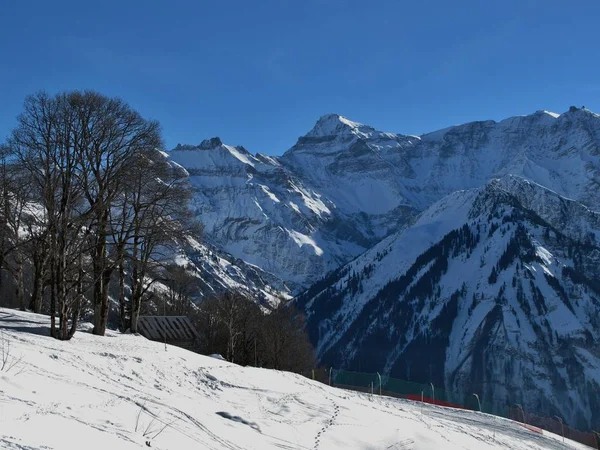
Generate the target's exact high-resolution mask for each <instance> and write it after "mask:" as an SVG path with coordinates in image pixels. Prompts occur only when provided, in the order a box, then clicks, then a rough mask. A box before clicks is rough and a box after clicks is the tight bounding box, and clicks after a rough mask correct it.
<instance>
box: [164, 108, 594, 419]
mask: <svg viewBox="0 0 600 450" xmlns="http://www.w3.org/2000/svg"><path fill="white" fill-rule="evenodd" d="M170 156H171V158H172V159H173V160H174V161H176V162H177V163H179V164H180V165H182V166H183V167H185V168H186V169H187V170H188V172H189V173H190V177H191V181H192V183H193V184H194V186H195V188H196V190H197V193H196V197H195V208H196V210H197V213H198V217H199V218H200V220H201V221H202V222H203V223H204V224H205V232H206V241H207V243H209V244H210V245H213V246H215V247H216V248H219V249H221V250H223V251H225V252H227V253H229V254H231V255H234V257H236V258H239V259H240V260H243V261H246V262H247V263H250V264H251V265H254V266H257V267H259V268H260V269H261V270H262V271H264V272H267V273H270V274H272V276H273V277H274V278H276V279H280V280H282V282H285V283H286V287H287V288H289V289H290V290H291V291H292V292H295V293H299V292H300V291H302V289H303V288H304V287H308V286H311V287H310V289H308V291H306V292H304V294H302V295H300V297H299V298H298V304H299V305H300V306H301V307H303V308H305V309H306V312H307V314H308V318H309V328H310V332H311V337H312V339H313V340H314V342H315V344H316V345H317V348H318V352H319V357H320V359H321V361H322V362H324V363H327V364H334V365H336V367H346V368H348V367H350V368H355V369H358V370H362V371H370V372H375V371H380V372H381V371H383V372H385V373H390V374H393V375H396V376H398V377H399V378H404V379H412V380H415V381H420V382H430V381H433V382H434V383H437V384H438V385H443V386H445V387H446V388H447V389H448V390H449V391H451V392H453V393H454V394H455V395H457V396H461V395H471V394H472V393H473V392H474V391H475V390H476V391H477V392H478V393H480V395H481V396H482V397H483V401H486V402H490V403H493V404H495V405H498V408H500V407H504V406H505V405H506V403H507V402H509V401H510V402H513V403H520V404H523V406H527V407H528V409H529V410H530V411H538V412H541V413H544V414H548V415H553V414H560V415H561V416H562V417H565V418H568V420H569V422H570V423H571V424H572V425H575V424H577V425H579V426H589V425H591V424H594V425H595V426H600V416H599V415H598V411H600V387H599V383H600V373H599V372H600V360H599V359H598V358H599V357H600V349H599V347H598V346H599V343H600V319H598V315H599V313H600V307H599V305H600V302H599V300H598V299H599V298H600V286H599V285H598V284H597V282H596V281H595V280H596V279H597V278H598V275H600V273H599V269H597V268H598V267H600V265H599V263H600V248H599V247H598V244H597V243H596V242H598V237H599V236H598V233H599V232H600V231H599V230H600V222H599V215H598V212H599V211H600V188H599V186H600V183H599V181H600V159H599V158H600V116H599V115H597V114H595V113H593V112H591V111H589V110H587V109H585V108H574V107H572V108H570V109H569V111H567V112H565V113H563V114H560V115H559V114H555V113H551V112H548V111H538V112H536V113H534V114H531V115H527V116H520V117H512V118H509V119H506V120H503V121H500V122H494V121H483V122H473V123H468V124H464V125H459V126H455V127H450V128H447V129H444V130H440V131H436V132H433V133H429V134H425V135H423V136H420V137H417V136H404V135H400V134H394V133H385V132H381V131H377V130H375V129H374V128H372V127H369V126H367V125H363V124H360V123H356V122H353V121H351V120H348V119H346V118H344V117H341V116H339V115H336V114H330V115H326V116H323V117H322V118H321V119H319V121H318V122H317V123H316V125H315V126H314V128H313V129H312V130H311V131H310V132H308V133H307V134H306V135H305V136H303V137H301V138H299V139H298V142H297V143H296V145H294V146H293V147H292V148H291V149H289V150H288V151H287V152H285V153H284V154H283V155H282V156H279V157H269V156H265V155H262V154H256V155H253V154H251V153H249V152H248V151H246V150H245V149H244V148H243V147H232V146H229V145H225V144H223V143H222V142H221V141H220V140H219V139H218V138H213V139H211V140H207V141H204V142H202V143H201V144H200V145H198V146H183V145H180V146H178V147H177V148H176V149H175V150H173V151H171V152H170ZM327 273H329V275H328V276H326V277H325V278H322V277H323V275H324V274H327Z"/></svg>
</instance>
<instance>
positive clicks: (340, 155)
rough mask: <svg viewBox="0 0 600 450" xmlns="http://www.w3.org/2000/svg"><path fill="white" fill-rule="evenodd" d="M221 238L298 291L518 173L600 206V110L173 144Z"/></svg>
mask: <svg viewBox="0 0 600 450" xmlns="http://www.w3.org/2000/svg"><path fill="white" fill-rule="evenodd" d="M170 156H171V158H173V160H174V161H176V162H177V163H179V164H181V165H182V166H183V167H185V168H186V169H187V170H188V172H189V173H190V175H191V180H192V182H193V184H194V185H195V187H196V188H197V194H196V197H195V201H194V202H195V205H196V206H195V207H196V213H197V215H198V217H199V218H200V220H202V221H203V223H204V224H205V226H206V228H205V230H206V239H207V240H209V241H210V243H212V244H214V245H216V246H217V247H218V248H220V249H222V250H224V251H226V252H228V253H230V254H232V255H233V256H235V257H237V258H240V259H243V260H245V261H247V262H249V263H251V264H253V265H256V266H258V267H260V268H262V269H263V270H265V271H267V272H269V273H272V274H274V275H275V276H277V277H279V278H280V279H281V280H283V281H285V282H288V284H289V287H290V288H291V289H292V290H294V291H296V292H298V291H300V290H301V288H302V287H307V286H309V285H310V284H312V283H313V282H315V281H316V280H317V279H319V278H320V277H321V276H322V275H323V273H326V272H328V271H330V270H334V269H336V268H337V267H339V266H340V265H342V264H345V263H347V262H348V261H350V260H351V259H353V258H354V257H356V256H357V255H359V254H360V253H362V252H363V251H365V250H367V249H368V248H370V247H372V246H373V245H374V244H376V243H377V242H378V241H380V240H381V239H382V238H384V237H386V236H388V235H390V234H392V233H394V232H396V231H399V230H401V229H403V228H404V227H405V226H406V225H407V224H408V223H410V222H411V221H412V220H413V219H414V217H415V216H416V215H417V214H418V213H419V212H421V211H423V210H425V209H426V208H428V207H429V206H431V205H432V204H433V203H435V202H436V201H438V200H440V199H441V198H443V197H445V196H446V195H448V194H450V193H452V192H454V191H456V190H463V189H472V188H477V187H481V186H483V185H484V184H486V183H487V182H489V181H490V179H492V178H496V177H501V176H503V175H506V174H513V175H518V176H521V177H525V178H527V179H529V180H531V181H534V182H535V183H538V184H541V185H543V186H545V187H546V188H548V189H550V190H552V191H554V192H557V193H559V194H561V195H563V196H565V197H567V198H571V199H575V200H578V201H580V202H582V203H583V204H585V205H587V206H589V207H592V208H598V207H600V202H599V200H598V199H599V198H600V195H599V194H600V190H599V188H598V186H599V184H598V182H597V179H598V177H599V176H600V164H599V158H600V116H598V115H597V114H594V113H592V112H591V111H588V110H586V109H577V108H572V109H571V110H569V111H567V112H565V113H564V114H560V115H558V114H554V113H550V112H547V111H538V112H536V113H534V114H531V115H528V116H522V117H512V118H509V119H506V120H503V121H501V122H494V121H484V122H473V123H468V124H465V125H460V126H456V127H451V128H447V129H444V130H440V131H437V132H433V133H430V134H426V135H423V136H421V137H416V136H404V135H399V134H394V133H386V132H381V131H377V130H375V129H374V128H372V127H370V126H367V125H363V124H360V123H356V122H353V121H351V120H348V119H346V118H344V117H342V116H339V115H337V114H329V115H326V116H323V117H322V118H320V119H319V120H318V122H317V123H316V124H315V126H314V128H313V129H312V130H311V131H309V132H308V133H307V134H306V135H305V136H303V137H301V138H299V139H298V142H297V143H296V145H294V146H293V147H292V148H291V149H289V150H288V151H287V152H285V154H283V155H282V156H280V157H269V156H265V155H262V154H260V153H259V154H256V155H253V154H251V153H250V152H248V151H247V150H246V149H244V148H243V147H233V146H230V145H226V144H223V143H222V142H221V140H220V139H218V138H213V139H210V140H206V141H204V142H202V143H201V144H200V145H197V146H195V145H191V146H190V145H180V146H178V147H177V148H176V149H174V150H173V151H171V152H170Z"/></svg>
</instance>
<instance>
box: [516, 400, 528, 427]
mask: <svg viewBox="0 0 600 450" xmlns="http://www.w3.org/2000/svg"><path fill="white" fill-rule="evenodd" d="M515 406H516V407H517V408H519V409H520V410H521V414H522V415H523V423H524V424H525V425H527V420H525V411H524V410H523V407H522V406H521V405H519V404H518V403H515Z"/></svg>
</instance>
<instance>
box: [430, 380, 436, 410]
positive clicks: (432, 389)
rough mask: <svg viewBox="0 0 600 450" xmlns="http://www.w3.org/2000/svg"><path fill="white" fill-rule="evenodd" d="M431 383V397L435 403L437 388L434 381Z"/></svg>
mask: <svg viewBox="0 0 600 450" xmlns="http://www.w3.org/2000/svg"><path fill="white" fill-rule="evenodd" d="M429 384H430V385H431V399H432V400H433V404H434V405H435V388H434V387H433V383H429Z"/></svg>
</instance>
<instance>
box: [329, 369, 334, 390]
mask: <svg viewBox="0 0 600 450" xmlns="http://www.w3.org/2000/svg"><path fill="white" fill-rule="evenodd" d="M332 369H333V367H330V368H329V386H331V370H332Z"/></svg>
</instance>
